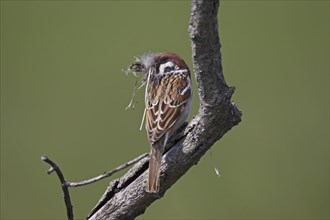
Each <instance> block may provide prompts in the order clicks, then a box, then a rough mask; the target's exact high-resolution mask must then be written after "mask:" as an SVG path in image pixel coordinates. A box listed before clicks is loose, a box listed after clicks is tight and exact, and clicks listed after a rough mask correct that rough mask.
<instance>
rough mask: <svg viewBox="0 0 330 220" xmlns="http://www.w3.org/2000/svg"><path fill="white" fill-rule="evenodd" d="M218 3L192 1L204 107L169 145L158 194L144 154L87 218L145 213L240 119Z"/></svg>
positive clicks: (131, 216) (192, 30)
mask: <svg viewBox="0 0 330 220" xmlns="http://www.w3.org/2000/svg"><path fill="white" fill-rule="evenodd" d="M218 7H219V0H193V1H192V12H191V18H190V24H189V36H190V38H191V45H192V52H193V64H194V73H195V77H196V81H197V86H198V94H199V98H200V108H199V111H198V114H197V115H196V116H195V117H194V118H193V120H192V121H191V122H190V123H189V124H188V126H187V127H185V129H184V132H182V133H181V134H180V135H178V136H177V137H176V138H175V140H174V141H172V142H171V143H169V144H168V146H167V148H168V151H167V152H166V154H165V155H164V156H163V160H162V166H161V177H160V182H161V190H160V193H159V194H157V195H156V194H150V193H147V192H146V191H145V186H146V180H147V168H148V158H144V159H143V160H141V161H140V162H138V163H137V164H135V165H134V166H133V167H132V168H131V169H130V170H129V171H128V172H127V173H126V174H125V175H124V176H122V177H121V178H119V179H116V180H113V181H112V182H111V183H110V184H109V187H108V189H107V190H106V192H105V193H104V195H103V196H102V198H101V199H100V201H99V203H98V204H97V205H96V207H95V208H94V209H93V210H92V212H91V213H90V215H89V216H88V218H89V219H90V220H92V219H97V220H100V219H102V220H105V219H125V220H128V219H134V218H135V217H137V216H138V215H141V214H142V213H144V211H145V210H146V208H147V207H148V206H149V205H150V204H151V203H153V202H154V201H155V200H157V199H159V198H161V197H162V196H163V195H164V193H165V192H166V191H167V190H168V189H169V188H170V187H171V186H172V185H173V184H174V183H175V182H176V181H177V180H178V179H179V178H180V177H182V176H183V175H184V174H185V173H186V172H187V171H188V170H189V169H190V168H191V167H192V166H193V165H196V164H197V163H198V161H199V160H200V158H201V157H202V156H203V155H204V154H205V152H206V151H207V150H208V149H210V147H211V146H212V145H213V144H214V143H215V142H216V141H218V140H219V139H220V138H221V137H222V136H223V135H224V134H225V133H226V132H228V131H229V130H230V129H231V128H232V127H234V126H235V125H237V124H238V123H239V122H240V120H241V112H240V111H239V110H238V108H237V107H236V106H235V105H234V104H233V103H232V102H231V100H230V99H231V95H232V94H233V92H234V88H233V87H229V86H227V84H226V82H225V79H224V76H223V72H222V64H221V53H220V47H221V45H220V40H219V36H218V18H217V13H218Z"/></svg>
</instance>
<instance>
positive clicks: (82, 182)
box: [66, 153, 149, 187]
mask: <svg viewBox="0 0 330 220" xmlns="http://www.w3.org/2000/svg"><path fill="white" fill-rule="evenodd" d="M148 155H149V153H144V154H142V155H140V156H138V157H136V158H134V159H133V160H130V161H128V162H126V163H123V164H121V165H119V166H118V167H116V168H115V169H113V170H110V171H107V172H105V173H103V174H101V175H99V176H96V177H93V178H91V179H88V180H83V181H79V182H66V184H67V186H69V187H78V186H85V185H88V184H91V183H95V182H97V181H99V180H102V179H104V178H107V177H109V176H112V175H113V174H115V173H117V172H119V171H121V170H123V169H125V168H127V167H129V166H131V165H133V164H135V163H137V162H139V161H140V160H142V159H143V158H145V157H147V156H148Z"/></svg>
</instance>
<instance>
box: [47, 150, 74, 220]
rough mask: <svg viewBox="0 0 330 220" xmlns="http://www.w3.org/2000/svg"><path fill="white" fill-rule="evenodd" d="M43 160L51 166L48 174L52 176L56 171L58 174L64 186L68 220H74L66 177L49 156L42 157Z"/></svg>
mask: <svg viewBox="0 0 330 220" xmlns="http://www.w3.org/2000/svg"><path fill="white" fill-rule="evenodd" d="M41 160H42V161H45V162H46V163H48V164H49V165H50V166H51V167H50V168H49V170H48V171H47V174H51V173H52V172H54V171H55V172H56V174H57V176H58V178H59V180H60V182H61V186H62V191H63V197H64V203H65V207H66V215H67V217H68V220H73V207H72V203H71V198H70V193H69V189H68V186H67V184H66V181H65V178H64V175H63V173H62V171H61V170H60V168H59V167H58V166H57V165H56V164H55V163H54V162H53V161H52V160H50V159H49V158H48V157H47V156H42V157H41Z"/></svg>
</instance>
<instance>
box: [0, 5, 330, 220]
mask: <svg viewBox="0 0 330 220" xmlns="http://www.w3.org/2000/svg"><path fill="white" fill-rule="evenodd" d="M189 16H190V1H1V219H64V218H65V217H66V215H65V209H64V203H63V201H62V196H61V189H60V186H59V183H58V180H57V177H56V176H55V175H50V176H48V175H47V174H46V170H47V169H48V168H49V166H48V165H46V164H45V163H43V162H41V161H40V156H41V155H44V154H46V155H48V156H49V157H50V158H51V159H53V160H54V161H56V162H57V163H58V164H59V165H60V167H61V168H62V171H63V172H64V174H65V176H66V178H67V179H68V180H71V181H77V180H82V179H86V178H89V177H92V176H95V175H97V174H100V173H102V172H103V171H106V170H110V169H112V168H114V167H115V166H117V165H119V164H121V163H123V162H125V161H127V160H129V159H132V158H134V157H135V156H137V155H140V154H141V153H143V152H147V151H148V150H149V147H148V143H147V138H146V135H145V132H144V131H142V132H140V131H139V130H138V127H139V124H140V120H141V116H142V110H143V90H141V91H140V94H139V96H138V99H139V103H138V105H137V108H136V110H134V111H125V110H124V109H125V107H126V105H127V104H128V102H129V100H130V97H131V92H132V87H133V84H134V80H135V79H134V77H133V76H129V77H127V76H125V75H124V74H123V72H122V70H123V69H125V68H127V67H128V66H129V64H130V63H131V62H132V61H134V58H133V57H134V56H138V55H141V54H143V53H145V52H148V51H154V52H158V51H174V52H177V53H179V54H180V55H181V56H182V57H183V58H184V59H185V60H186V61H187V63H188V65H189V66H190V67H192V62H191V48H190V40H189V37H188V34H187V29H188V22H189ZM219 23H220V25H219V31H220V37H221V42H222V45H223V47H222V56H223V65H224V73H225V77H226V80H227V82H228V84H229V85H232V86H235V87H236V92H235V94H234V96H233V100H234V101H235V102H236V103H237V105H238V106H239V108H240V109H241V110H242V112H243V121H242V122H241V124H240V125H239V126H237V127H235V128H234V129H232V130H231V131H230V132H229V133H228V134H226V135H225V136H224V137H223V138H222V139H221V140H220V141H219V142H217V143H216V144H215V146H214V147H213V157H214V160H215V161H216V164H217V166H218V167H219V169H220V170H221V173H222V176H221V177H220V178H217V176H216V175H215V173H214V170H213V165H212V162H211V159H210V156H209V154H206V155H205V156H204V157H203V158H202V159H201V161H200V162H199V163H198V165H197V166H194V167H193V168H192V169H191V170H190V171H189V172H188V173H187V174H186V175H185V176H184V177H183V178H182V179H180V180H179V181H178V182H177V184H175V185H174V186H173V187H172V188H171V189H170V190H169V191H168V192H167V193H166V195H165V197H164V198H162V199H161V200H158V201H156V202H155V203H154V204H152V205H151V206H150V207H149V208H148V209H147V210H146V212H145V214H144V215H142V216H140V217H139V219H192V218H195V219H209V218H213V219H248V218H249V219H256V218H258V219H280V218H285V219H328V218H329V1H317V0H316V1H315V0H313V1H222V2H221V9H220V13H219ZM194 86H195V85H194ZM194 91H195V92H194V94H195V97H194V102H193V108H192V111H191V114H190V116H189V118H191V117H192V116H193V115H194V114H196V113H197V111H198V106H199V103H198V96H197V90H196V86H195V87H194ZM122 174H123V172H121V173H119V174H116V175H115V176H114V177H111V179H113V178H115V177H119V176H120V175H122ZM111 179H106V180H103V181H101V182H98V183H95V184H93V185H90V186H85V187H83V188H71V189H70V190H71V194H72V195H71V196H72V200H73V205H74V212H75V216H76V217H77V218H79V219H83V218H84V217H85V216H86V215H87V213H88V212H89V211H90V209H91V208H92V207H93V205H95V204H96V202H97V201H98V199H99V198H100V196H101V194H102V193H103V192H104V190H105V188H106V186H107V184H108V182H109V181H110V180H111Z"/></svg>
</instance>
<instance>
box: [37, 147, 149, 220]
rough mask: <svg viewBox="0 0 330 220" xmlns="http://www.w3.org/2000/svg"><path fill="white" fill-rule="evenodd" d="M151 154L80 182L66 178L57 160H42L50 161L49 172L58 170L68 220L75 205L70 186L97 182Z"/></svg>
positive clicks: (71, 219) (43, 158)
mask: <svg viewBox="0 0 330 220" xmlns="http://www.w3.org/2000/svg"><path fill="white" fill-rule="evenodd" d="M148 155H149V153H144V154H142V155H140V156H138V157H136V158H134V159H133V160H130V161H128V162H126V163H123V164H121V165H119V166H118V167H116V168H114V169H113V170H110V171H107V172H105V173H103V174H101V175H99V176H96V177H93V178H91V179H87V180H83V181H79V182H68V181H66V180H65V178H64V175H63V173H62V171H61V169H60V168H59V167H58V166H57V165H56V164H55V162H53V161H52V160H51V159H49V158H48V157H47V156H42V157H41V160H42V161H45V162H46V163H48V164H49V165H50V166H51V167H50V168H49V170H48V171H47V174H51V173H52V172H54V171H55V172H56V174H57V176H58V178H59V180H60V182H61V186H62V191H63V195H64V203H65V207H66V210H67V217H68V220H73V207H72V203H71V199H70V193H69V189H68V188H69V187H78V186H86V185H88V184H91V183H95V182H97V181H99V180H102V179H104V178H107V177H110V176H112V175H113V174H115V173H117V172H119V171H121V170H123V169H125V168H127V167H129V166H131V165H133V164H135V163H137V162H139V161H141V160H143V159H146V157H147V156H148Z"/></svg>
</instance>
